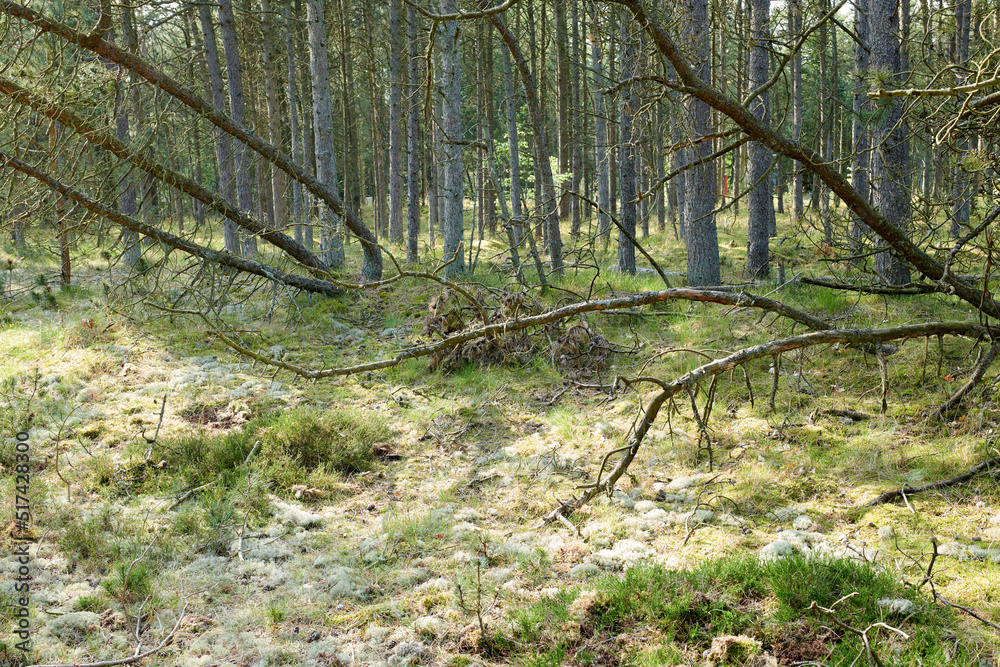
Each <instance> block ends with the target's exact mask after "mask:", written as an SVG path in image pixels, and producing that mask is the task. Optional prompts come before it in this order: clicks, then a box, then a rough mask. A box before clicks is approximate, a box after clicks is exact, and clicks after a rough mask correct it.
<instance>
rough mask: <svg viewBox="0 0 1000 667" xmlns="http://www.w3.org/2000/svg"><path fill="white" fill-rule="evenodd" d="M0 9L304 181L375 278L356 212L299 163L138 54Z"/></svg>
mask: <svg viewBox="0 0 1000 667" xmlns="http://www.w3.org/2000/svg"><path fill="white" fill-rule="evenodd" d="M0 10H2V11H3V12H4V13H6V14H7V15H8V16H12V17H14V18H18V19H22V20H24V21H27V22H29V23H31V24H32V25H34V26H35V27H36V28H37V29H39V30H42V31H44V32H48V33H50V34H52V35H55V36H58V37H60V38H62V39H64V40H66V41H67V42H70V43H72V44H76V45H78V46H81V47H83V48H85V49H87V50H89V51H92V52H93V53H96V54H97V55H99V56H101V57H102V58H105V59H107V60H108V61H110V62H112V63H114V64H116V65H120V66H122V67H125V68H127V69H128V70H129V71H131V72H133V73H134V74H136V75H138V76H140V77H142V78H143V79H145V80H146V81H148V82H149V83H151V84H153V85H154V86H156V87H157V88H159V89H161V90H162V91H163V92H165V93H167V94H169V95H171V96H172V97H174V98H175V99H177V100H178V101H180V102H181V103H183V104H185V105H187V106H188V107H190V108H191V109H193V110H194V111H195V112H197V113H198V115H199V116H200V117H202V118H204V119H206V120H208V121H209V122H211V123H212V124H213V125H215V126H216V127H219V128H221V129H222V130H224V131H225V132H227V133H229V134H230V135H232V136H233V137H235V138H237V139H239V140H240V141H243V142H244V143H246V144H247V146H249V147H250V148H251V149H253V150H254V151H256V152H258V153H259V154H260V155H262V156H263V157H264V158H265V159H267V160H268V161H269V162H271V164H273V165H275V166H276V167H278V168H279V169H282V170H284V171H285V172H286V173H288V174H289V175H290V176H292V177H293V178H295V179H296V180H298V181H299V182H300V183H302V184H303V185H305V186H306V187H307V188H308V189H309V191H310V192H312V193H313V194H314V195H315V196H317V197H319V198H320V199H322V200H323V201H324V202H326V204H327V205H329V206H330V207H331V208H332V209H333V210H334V211H335V212H337V213H338V214H340V215H343V216H345V219H346V221H347V225H348V227H349V228H350V230H351V231H352V232H353V233H354V234H355V235H356V236H358V237H359V238H360V239H361V240H362V250H363V252H364V262H363V264H362V269H361V272H362V276H363V278H364V279H365V280H378V279H380V278H381V276H382V253H381V250H380V249H379V247H378V244H377V243H376V242H375V238H374V236H373V235H372V234H371V231H370V230H369V229H368V228H367V227H366V226H365V224H364V223H363V222H362V221H361V218H360V217H359V216H358V214H357V213H356V212H355V211H353V210H350V209H348V208H347V207H346V206H345V205H344V202H343V201H342V200H341V199H340V197H339V196H338V195H337V193H336V191H334V190H333V189H331V188H330V187H329V186H327V185H325V184H323V183H321V182H319V181H318V180H317V179H316V178H315V177H313V176H311V175H310V174H309V173H308V172H307V171H306V170H305V169H304V168H303V167H302V166H301V165H298V164H296V163H295V162H292V161H291V160H289V159H288V158H287V157H286V156H284V155H282V154H281V153H280V152H279V151H278V150H277V149H276V148H275V147H274V146H272V145H271V144H269V143H268V142H266V141H264V140H262V139H260V138H259V137H257V136H256V135H255V134H253V133H252V132H250V131H249V130H247V129H246V128H245V127H244V126H243V125H242V124H240V123H236V122H234V121H233V119H232V118H230V117H228V116H226V115H225V114H224V113H219V112H217V111H216V110H214V109H213V108H212V106H211V105H209V104H208V103H206V102H205V101H204V100H203V99H201V98H200V97H198V96H197V95H195V94H194V93H193V92H191V91H190V90H189V89H188V88H186V87H185V86H183V85H181V84H180V83H179V82H177V81H175V80H174V79H172V78H170V77H168V76H167V75H166V74H164V73H163V72H162V71H160V70H158V69H157V68H155V67H152V66H151V65H149V64H148V63H146V62H144V61H143V60H141V59H140V58H138V57H136V56H135V55H133V54H130V53H128V52H127V51H125V50H122V49H119V48H117V47H115V46H114V45H113V44H111V43H109V42H107V41H104V40H101V39H99V38H94V37H93V36H92V35H90V34H88V33H83V32H80V31H78V30H74V29H72V28H70V27H69V26H66V25H64V24H62V23H59V22H58V21H53V20H51V19H49V18H47V17H45V16H43V15H42V14H40V13H38V12H36V11H35V10H33V9H30V8H28V7H25V6H23V5H19V4H17V3H15V2H12V1H11V0H0Z"/></svg>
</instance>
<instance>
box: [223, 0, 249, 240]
mask: <svg viewBox="0 0 1000 667" xmlns="http://www.w3.org/2000/svg"><path fill="white" fill-rule="evenodd" d="M219 32H220V33H221V37H222V50H223V52H224V54H225V59H226V77H227V79H228V83H229V89H228V90H229V115H230V117H231V118H232V119H233V121H235V122H236V123H238V124H240V125H246V100H245V98H244V95H243V66H242V64H241V62H240V53H239V45H238V43H237V39H236V19H235V17H234V16H233V3H232V0H220V2H219ZM233 157H234V158H235V160H234V162H235V168H236V205H237V206H238V207H239V209H240V211H242V212H243V213H245V214H247V215H249V214H250V212H251V211H253V196H252V193H251V190H250V178H251V173H252V170H253V165H252V163H251V160H250V152H249V150H248V149H247V146H246V144H245V143H243V142H242V141H236V143H235V145H234V146H233ZM240 251H241V253H242V254H243V256H244V257H252V256H253V255H255V254H256V253H257V240H256V239H255V238H254V237H252V236H249V235H247V234H240Z"/></svg>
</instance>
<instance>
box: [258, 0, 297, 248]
mask: <svg viewBox="0 0 1000 667" xmlns="http://www.w3.org/2000/svg"><path fill="white" fill-rule="evenodd" d="M284 6H285V7H286V8H287V6H288V4H287V3H285V4H284ZM260 15H261V36H262V38H263V39H262V44H261V46H262V47H263V49H262V50H261V62H262V64H263V68H264V96H265V99H266V101H267V137H268V141H270V142H271V145H272V146H283V145H285V142H284V140H283V139H282V125H283V123H282V119H283V118H284V117H285V114H284V113H282V109H281V106H282V105H281V102H282V99H281V88H282V86H281V77H280V75H279V74H278V72H279V71H280V70H279V66H278V61H279V56H278V38H277V36H276V35H275V25H276V23H275V17H276V16H277V14H276V12H275V11H274V10H273V9H272V7H271V6H270V4H269V0H260ZM267 166H268V167H270V165H267ZM268 171H269V172H270V174H269V175H270V181H271V198H272V208H273V210H274V224H275V228H276V229H281V230H284V229H287V228H288V226H289V224H290V223H291V222H292V221H290V220H289V215H288V208H289V206H288V203H289V202H288V176H287V175H286V174H285V172H283V171H281V170H280V169H274V168H269V169H268Z"/></svg>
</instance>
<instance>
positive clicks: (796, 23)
mask: <svg viewBox="0 0 1000 667" xmlns="http://www.w3.org/2000/svg"><path fill="white" fill-rule="evenodd" d="M788 2H789V9H788V33H789V41H790V42H794V41H795V40H796V39H798V36H799V34H800V33H801V32H802V0H788ZM791 74H792V141H794V142H795V143H799V142H801V141H802V52H801V51H796V52H795V55H794V56H792V72H791ZM793 167H794V172H793V175H792V179H793V180H792V223H793V224H795V223H798V222H799V221H800V220H801V219H802V214H803V206H802V199H803V195H802V167H801V165H799V164H796V163H793Z"/></svg>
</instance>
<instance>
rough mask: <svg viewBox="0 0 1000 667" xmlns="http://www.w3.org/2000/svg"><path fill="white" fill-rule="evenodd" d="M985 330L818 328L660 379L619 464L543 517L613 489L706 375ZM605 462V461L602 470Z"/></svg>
mask: <svg viewBox="0 0 1000 667" xmlns="http://www.w3.org/2000/svg"><path fill="white" fill-rule="evenodd" d="M986 331H988V329H987V327H985V326H984V325H981V324H979V323H976V322H933V323H928V324H909V325H904V326H899V327H891V328H888V329H840V330H831V331H815V332H812V333H808V334H801V335H799V336H790V337H788V338H782V339H779V340H772V341H769V342H767V343H762V344H760V345H754V346H752V347H747V348H744V349H742V350H739V351H737V352H734V353H733V354H730V355H729V356H727V357H723V358H722V359H716V360H713V361H711V362H709V363H707V364H704V365H702V366H699V367H698V368H695V369H694V370H691V371H689V372H687V373H685V374H684V375H682V376H681V377H679V378H677V379H676V380H674V381H673V382H662V381H658V382H656V384H657V385H659V386H660V387H661V390H660V392H659V393H657V394H656V395H655V396H654V397H653V398H652V400H651V401H650V402H649V405H648V406H647V407H646V410H645V412H643V414H642V417H641V418H640V420H639V423H638V424H637V425H636V427H635V430H634V432H633V434H632V436H631V438H630V440H629V443H628V444H627V445H625V446H623V447H619V448H618V449H616V450H614V451H613V452H611V454H614V453H616V452H621V453H623V454H624V455H623V456H622V458H621V460H620V461H619V462H618V465H616V466H615V468H614V469H613V470H612V471H611V473H610V474H609V475H608V476H607V477H606V478H605V479H604V480H603V481H600V482H599V483H596V484H593V485H588V487H587V489H586V490H585V492H584V493H583V495H582V496H580V498H578V499H576V500H574V501H569V502H564V503H562V504H560V506H559V507H557V508H556V509H554V510H553V511H552V512H550V513H549V514H548V515H546V517H545V519H544V520H545V522H546V523H551V522H552V521H555V520H556V515H557V514H558V515H563V516H565V514H566V512H571V511H572V510H574V509H578V508H580V507H582V506H583V505H585V504H586V503H588V502H590V501H591V500H592V499H593V498H595V497H596V496H598V495H599V494H601V493H607V492H609V491H610V490H611V489H613V488H614V485H615V484H616V483H617V481H618V480H619V479H620V478H621V476H622V475H623V474H625V471H626V470H628V467H629V465H631V463H632V461H633V459H635V456H636V454H637V453H638V452H639V447H640V446H641V444H642V441H643V439H644V438H645V437H646V434H647V433H648V432H649V429H650V428H651V427H652V425H653V423H654V422H655V421H656V417H657V415H659V412H660V408H661V407H663V404H664V403H665V402H666V401H667V400H670V399H672V398H673V396H675V395H676V394H678V393H679V392H681V391H682V390H686V389H693V388H694V386H695V385H696V384H697V383H698V382H699V381H701V380H702V379H704V378H708V377H713V376H715V375H719V374H720V373H725V372H726V371H729V370H731V369H734V368H736V367H737V366H742V365H743V364H746V363H748V362H750V361H753V360H755V359H760V358H762V357H769V356H772V355H774V354H777V353H780V352H787V351H789V350H796V349H802V348H806V347H812V346H815V345H826V344H831V343H853V344H863V343H877V342H884V341H887V340H900V339H906V338H922V337H925V336H938V335H945V334H951V335H967V334H972V333H977V334H979V333H984V332H986ZM605 458H607V457H605ZM605 465H606V461H605V462H602V464H601V471H602V473H603V471H604V467H605Z"/></svg>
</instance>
